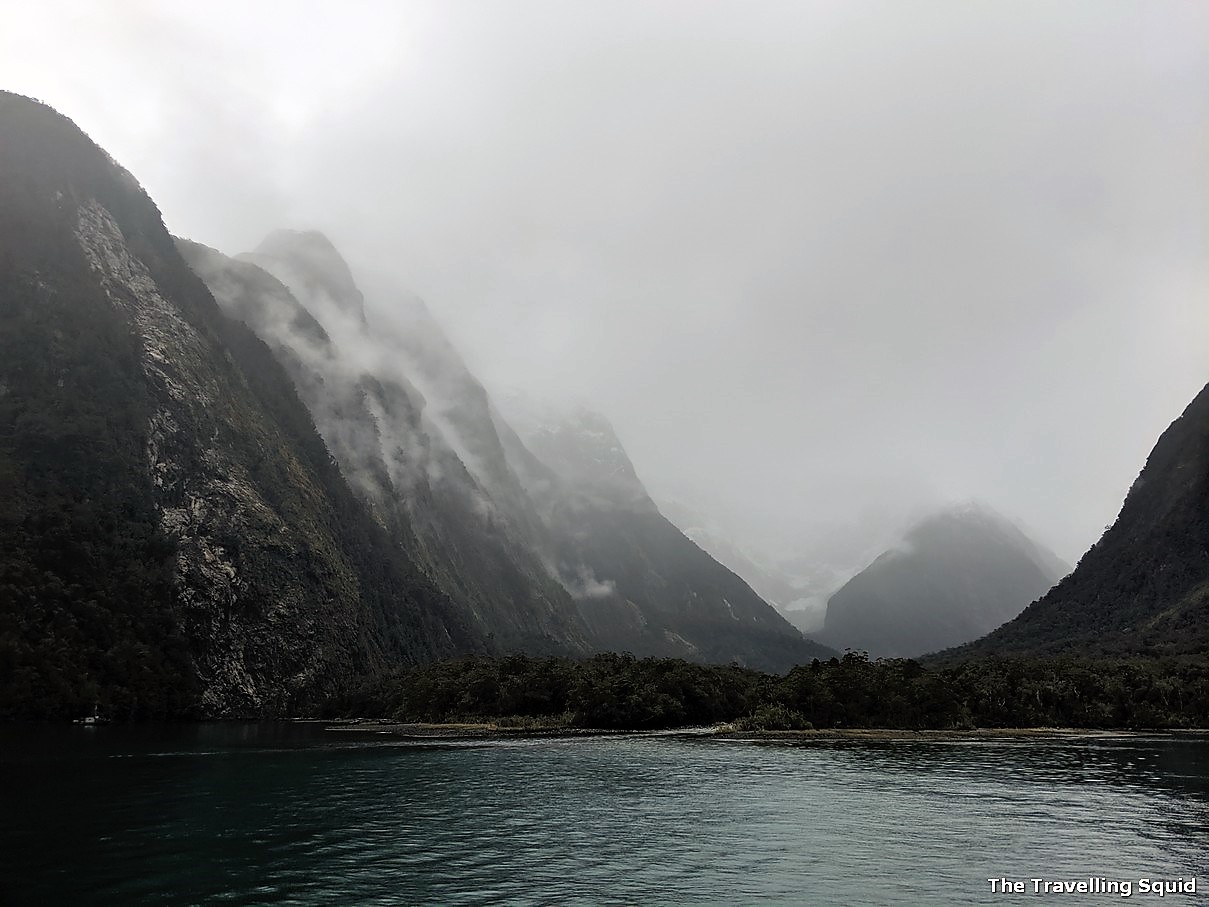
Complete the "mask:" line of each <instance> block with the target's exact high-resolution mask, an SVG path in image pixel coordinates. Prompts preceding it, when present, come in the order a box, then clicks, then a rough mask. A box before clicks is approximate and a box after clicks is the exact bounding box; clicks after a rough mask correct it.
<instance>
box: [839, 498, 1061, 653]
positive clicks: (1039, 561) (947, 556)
mask: <svg viewBox="0 0 1209 907" xmlns="http://www.w3.org/2000/svg"><path fill="white" fill-rule="evenodd" d="M1067 572H1069V567H1068V566H1067V565H1066V564H1064V563H1062V561H1061V560H1060V559H1059V558H1058V557H1057V556H1055V555H1054V554H1053V553H1052V552H1050V551H1048V550H1047V549H1045V548H1044V547H1042V546H1041V545H1039V544H1038V543H1036V542H1034V541H1033V540H1032V539H1030V538H1029V537H1028V536H1026V535H1025V534H1024V533H1023V532H1022V531H1021V530H1020V529H1019V528H1018V527H1016V526H1015V525H1014V524H1013V523H1011V522H1010V521H1009V520H1007V519H1005V518H1004V517H1002V516H1000V515H999V514H997V513H996V512H994V511H993V510H991V509H990V508H988V507H986V506H983V505H975V504H969V505H963V506H960V507H954V508H949V509H947V510H944V511H942V512H940V513H937V514H934V515H932V516H930V517H928V518H926V519H924V520H922V521H921V522H919V523H917V524H916V525H915V526H913V527H912V528H911V529H910V530H908V532H907V533H906V534H905V536H904V537H903V539H902V541H901V542H900V543H899V544H898V545H896V546H895V547H894V548H891V549H890V550H888V551H886V552H884V553H883V554H881V555H880V556H879V557H878V558H877V559H876V560H875V561H874V562H873V563H872V564H870V565H869V566H868V567H866V568H865V569H864V570H862V571H861V572H860V573H858V574H857V575H856V576H854V577H853V578H852V579H851V580H849V581H848V582H847V583H846V584H845V585H844V586H843V587H842V588H841V589H839V591H837V592H836V593H835V594H834V595H832V596H831V599H830V600H829V601H828V603H827V616H826V621H825V623H824V628H823V632H822V633H821V634H819V637H820V639H822V640H824V641H826V642H827V643H828V644H829V645H834V646H836V647H837V648H841V649H856V650H864V651H867V652H868V653H869V654H870V655H871V656H873V657H882V656H887V657H917V656H920V655H923V654H925V653H928V652H934V651H936V650H938V649H943V648H947V647H950V646H954V645H960V644H961V643H962V642H968V641H970V640H972V639H976V638H978V637H979V636H982V635H983V634H985V633H987V632H989V631H990V630H992V629H994V628H995V627H998V626H999V625H1001V624H1003V623H1004V622H1006V621H1009V620H1011V619H1012V618H1013V617H1015V616H1016V615H1017V614H1019V613H1020V612H1021V611H1022V610H1023V609H1024V608H1025V606H1027V605H1028V604H1029V603H1030V602H1032V601H1034V600H1035V599H1036V598H1037V597H1038V596H1040V595H1042V594H1043V593H1045V591H1046V590H1048V589H1049V588H1050V587H1051V586H1053V584H1054V583H1055V582H1057V581H1058V580H1059V579H1060V578H1061V577H1062V576H1065V575H1066V573H1067Z"/></svg>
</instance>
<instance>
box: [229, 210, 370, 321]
mask: <svg viewBox="0 0 1209 907" xmlns="http://www.w3.org/2000/svg"><path fill="white" fill-rule="evenodd" d="M246 257H247V258H248V259H249V260H251V261H253V262H255V263H256V264H258V265H260V266H261V267H263V268H265V270H267V271H269V272H270V273H271V274H272V275H273V276H274V277H276V278H277V279H278V280H280V281H281V282H282V283H284V284H285V285H286V286H287V287H289V288H290V290H291V291H292V292H293V293H294V295H296V296H298V297H300V298H303V299H307V300H310V301H314V300H316V298H318V299H319V300H320V302H321V303H323V302H326V303H329V304H330V305H332V306H335V307H336V308H337V309H338V310H339V311H341V312H344V313H346V314H351V315H353V316H355V317H356V318H357V319H358V320H359V321H360V322H361V323H362V324H364V323H365V297H364V296H363V295H362V293H361V290H360V289H359V288H358V287H357V283H356V281H355V280H353V272H352V270H351V269H350V268H349V266H348V262H346V261H345V260H344V256H342V255H341V254H340V252H339V251H338V250H337V249H336V247H335V245H333V244H332V241H331V240H330V239H328V238H327V236H325V235H324V234H323V233H321V232H319V231H318V230H274V231H273V232H272V233H270V234H269V235H268V236H266V237H265V238H264V239H263V240H262V241H261V243H260V245H258V246H257V247H256V250H255V251H254V252H253V253H251V254H250V255H248V256H246ZM320 307H322V305H321V306H320ZM316 314H319V317H320V319H321V320H322V313H316Z"/></svg>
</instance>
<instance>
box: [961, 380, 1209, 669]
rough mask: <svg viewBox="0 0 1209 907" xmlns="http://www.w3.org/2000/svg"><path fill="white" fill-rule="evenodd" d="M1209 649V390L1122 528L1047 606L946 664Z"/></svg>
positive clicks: (1138, 486)
mask: <svg viewBox="0 0 1209 907" xmlns="http://www.w3.org/2000/svg"><path fill="white" fill-rule="evenodd" d="M1207 648H1209V386H1206V387H1205V388H1204V389H1203V390H1201V392H1200V393H1199V394H1197V395H1196V397H1195V399H1193V401H1192V402H1191V403H1190V404H1188V407H1187V408H1186V409H1185V410H1184V412H1183V414H1181V415H1180V417H1179V418H1178V419H1176V420H1175V421H1174V422H1173V423H1172V424H1171V425H1170V427H1168V429H1167V430H1166V431H1165V432H1163V434H1162V436H1161V437H1160V438H1159V440H1158V442H1157V443H1156V444H1155V446H1154V449H1153V450H1152V451H1151V453H1150V456H1149V457H1148V458H1147V460H1146V465H1145V467H1143V469H1142V471H1141V473H1140V474H1139V475H1138V478H1137V480H1136V481H1135V482H1134V483H1133V487H1132V488H1130V490H1129V494H1128V496H1127V497H1126V498H1125V502H1124V504H1123V505H1122V507H1121V512H1120V514H1119V515H1118V517H1117V519H1116V521H1115V522H1114V523H1113V524H1112V526H1110V527H1109V528H1108V529H1107V530H1106V531H1105V533H1104V535H1103V536H1102V537H1101V538H1100V540H1099V541H1098V542H1096V544H1095V545H1093V546H1092V547H1091V549H1090V550H1088V552H1087V553H1086V554H1084V555H1083V557H1082V558H1081V559H1080V560H1079V564H1078V566H1076V567H1075V569H1074V571H1073V572H1072V573H1071V574H1070V575H1069V576H1068V577H1066V578H1065V579H1064V580H1063V581H1062V582H1060V583H1059V584H1058V585H1057V586H1055V587H1054V588H1053V589H1052V590H1050V592H1049V593H1048V594H1047V595H1046V596H1045V597H1044V598H1042V599H1041V600H1040V601H1037V602H1035V603H1034V604H1032V605H1030V606H1029V607H1028V608H1027V609H1026V610H1025V611H1024V613H1022V614H1021V615H1020V616H1019V617H1017V618H1016V619H1015V620H1013V621H1011V622H1010V623H1008V624H1007V625H1005V626H1003V627H1000V628H999V629H997V630H996V631H995V632H994V633H991V634H990V635H989V636H986V637H985V638H983V639H979V640H977V641H976V642H973V643H971V644H970V645H968V646H963V647H962V648H960V649H956V650H953V651H952V652H946V653H943V656H942V657H943V658H947V659H956V658H969V657H972V656H982V655H1013V654H1029V655H1052V654H1072V653H1078V654H1122V653H1144V654H1148V655H1158V654H1169V655H1180V654H1190V653H1195V654H1201V655H1203V654H1204V653H1205V652H1206V650H1207Z"/></svg>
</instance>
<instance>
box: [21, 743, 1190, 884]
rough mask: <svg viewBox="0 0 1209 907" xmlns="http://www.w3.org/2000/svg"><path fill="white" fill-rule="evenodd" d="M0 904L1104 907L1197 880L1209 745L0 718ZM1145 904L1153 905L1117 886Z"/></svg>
mask: <svg viewBox="0 0 1209 907" xmlns="http://www.w3.org/2000/svg"><path fill="white" fill-rule="evenodd" d="M0 771H2V772H3V780H2V782H0V783H2V785H3V799H2V801H0V803H2V806H0V820H2V821H0V872H2V879H3V882H2V886H0V903H3V904H91V903H115V904H190V903H238V904H253V903H256V904H259V903H266V904H267V903H272V904H441V905H444V904H451V905H452V904H512V903H515V904H643V905H646V904H704V903H729V904H735V903H738V904H755V903H781V904H987V903H1011V902H1020V901H1029V902H1033V903H1036V902H1048V901H1053V902H1055V903H1062V904H1081V903H1113V902H1120V901H1122V900H1123V899H1122V898H1121V897H1120V896H1119V895H1116V894H1113V895H1103V896H1099V897H1097V896H1088V895H1062V896H1055V895H1050V896H1048V897H1047V896H1045V895H1036V896H1035V895H1016V896H1007V897H1004V896H1001V895H992V894H990V888H989V885H988V883H987V879H988V878H990V877H1000V876H1007V877H1009V878H1016V879H1029V878H1034V877H1044V878H1048V879H1079V878H1087V877H1088V876H1105V877H1108V878H1111V879H1128V880H1133V882H1134V884H1135V886H1136V880H1137V879H1139V878H1143V877H1149V878H1169V879H1176V878H1179V877H1181V876H1182V877H1184V878H1185V879H1188V878H1191V877H1196V878H1197V885H1198V893H1197V894H1196V895H1194V896H1189V895H1168V896H1167V897H1166V898H1165V899H1164V901H1163V903H1167V904H1194V903H1196V904H1204V903H1209V740H1205V739H1202V740H1199V741H1197V740H1173V739H1169V738H1144V739H1128V740H1113V741H1104V740H1095V741H1086V740H1085V741H1065V742H1046V741H1029V742H961V743H904V742H895V743H875V744H851V743H849V744H834V743H832V744H819V743H814V744H810V745H804V746H803V745H797V746H794V745H780V744H776V745H770V744H753V743H738V742H719V741H705V740H691V739H676V738H671V737H663V738H658V737H657V738H592V739H570V740H524V741H509V742H488V743H478V744H462V745H459V744H449V743H445V744H435V745H434V744H414V743H412V744H409V743H401V742H398V741H394V740H391V739H386V738H381V737H377V736H373V735H366V736H361V735H358V736H356V737H350V736H349V735H344V734H334V733H330V732H326V733H325V732H324V731H323V730H322V728H321V727H319V726H315V725H306V724H290V723H284V722H283V723H262V724H222V725H193V726H176V727H101V728H95V729H88V728H82V727H0ZM1136 900H1147V901H1148V902H1151V903H1153V902H1154V900H1155V898H1154V896H1153V895H1143V894H1140V893H1138V892H1137V890H1136V888H1135V891H1134V895H1133V898H1132V899H1131V900H1130V901H1127V903H1132V902H1133V901H1136Z"/></svg>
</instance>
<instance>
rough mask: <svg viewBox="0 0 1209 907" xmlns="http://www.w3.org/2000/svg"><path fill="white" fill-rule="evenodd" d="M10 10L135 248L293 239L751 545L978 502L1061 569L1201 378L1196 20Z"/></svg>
mask: <svg viewBox="0 0 1209 907" xmlns="http://www.w3.org/2000/svg"><path fill="white" fill-rule="evenodd" d="M10 7H11V8H10V9H7V10H6V24H7V25H8V26H9V27H8V28H7V29H6V31H5V32H4V33H3V34H0V88H5V89H8V90H12V91H17V92H20V93H23V94H28V95H31V96H34V97H37V98H39V99H41V100H43V101H45V102H46V103H48V104H50V105H51V106H53V107H55V108H56V109H58V110H60V111H61V112H62V113H64V114H66V115H67V116H69V117H71V118H72V119H73V120H75V122H76V123H77V124H79V125H80V126H81V128H83V129H84V130H85V131H86V132H88V133H89V135H90V136H91V137H92V138H93V139H94V140H95V141H96V142H97V143H98V144H100V145H101V146H102V147H103V148H105V149H106V150H107V151H108V152H109V153H110V154H112V155H113V156H114V157H115V158H116V159H117V160H118V161H119V162H120V163H121V164H122V165H123V166H125V167H127V168H128V169H129V170H130V171H131V172H132V173H133V174H134V175H135V177H136V178H138V179H139V181H140V182H141V183H142V184H143V186H144V187H145V188H146V189H147V191H148V192H149V193H150V195H151V197H152V198H153V199H154V200H155V201H156V203H157V204H158V205H159V206H160V208H161V210H162V212H163V215H164V218H165V221H166V223H167V225H168V227H169V229H170V230H172V231H173V232H174V233H176V234H178V235H181V236H184V237H187V238H189V239H193V240H196V241H198V242H202V243H205V244H207V245H210V246H214V247H216V248H218V249H220V250H222V251H224V252H227V253H231V254H234V253H239V252H243V251H247V250H250V249H252V248H254V247H255V246H256V244H257V243H258V242H259V241H260V240H261V238H262V237H263V236H264V235H265V234H267V233H268V232H269V231H271V230H273V229H275V228H278V227H293V228H301V229H318V230H321V231H322V232H324V233H325V234H327V235H328V236H329V237H330V238H331V239H332V240H333V242H334V243H335V244H336V246H337V247H338V248H339V249H340V250H341V252H342V253H343V254H344V255H345V257H346V258H347V259H348V260H349V262H350V264H351V265H352V267H353V270H354V273H355V274H357V275H362V274H364V275H366V279H367V280H369V281H370V282H373V281H372V276H373V275H379V274H380V275H384V276H386V277H388V278H389V279H390V280H392V281H395V282H397V283H398V284H400V285H402V286H405V287H407V288H409V289H410V290H412V291H414V292H415V293H417V294H418V295H419V296H421V297H422V298H423V299H424V300H425V302H426V303H427V305H428V307H429V308H430V309H431V310H432V312H433V313H434V314H435V315H436V317H437V319H438V320H439V321H440V322H441V324H442V325H443V326H444V328H445V330H446V332H447V333H448V334H449V336H450V338H451V339H452V340H453V342H454V344H455V345H456V346H457V348H458V349H459V350H460V351H461V353H462V354H463V355H464V356H465V358H466V360H467V363H468V364H469V366H470V368H471V369H472V370H473V371H474V372H475V373H476V374H477V375H478V376H479V377H480V378H481V379H482V380H483V381H484V383H485V384H486V385H487V386H488V388H489V389H502V388H519V389H521V390H523V391H525V392H527V393H530V394H533V395H535V396H538V397H544V398H556V399H570V398H575V399H583V400H585V401H587V402H589V403H590V404H591V405H592V406H594V407H595V408H597V409H599V410H600V411H602V412H603V413H604V414H605V415H606V416H607V417H608V418H609V420H610V421H611V422H612V423H613V425H614V426H615V427H616V429H617V431H618V433H619V435H620V437H621V438H622V441H623V442H624V444H625V445H626V448H627V450H628V452H629V454H630V456H631V458H632V460H633V461H634V463H635V466H636V468H637V470H638V473H639V475H640V476H641V477H642V479H643V480H644V481H645V482H646V484H647V485H648V487H649V489H650V491H651V493H652V495H653V496H654V497H655V498H656V499H657V500H660V499H662V500H668V499H678V500H683V501H684V502H685V503H687V504H690V505H692V504H696V505H697V506H700V507H702V508H706V509H712V510H713V511H714V513H715V515H718V516H720V517H724V518H725V519H727V520H729V521H730V523H731V524H732V529H733V531H736V532H739V533H741V534H743V535H744V536H746V537H749V538H750V539H752V540H753V541H754V542H756V543H758V544H761V545H768V544H775V543H777V542H780V543H781V544H783V545H784V546H785V547H787V548H790V549H792V548H794V547H795V546H798V547H801V548H803V549H804V550H805V549H807V548H808V547H809V546H810V545H811V544H815V543H817V544H824V543H825V542H826V541H827V539H828V537H830V536H836V535H839V534H842V533H843V532H847V531H851V530H852V527H854V526H855V527H858V528H859V527H864V526H868V527H869V529H868V532H869V533H870V534H871V535H876V534H877V532H879V531H886V530H887V529H888V527H891V526H893V525H898V524H901V522H902V521H903V520H904V519H906V518H907V517H908V516H909V515H911V514H919V513H921V512H923V511H925V510H927V509H929V508H931V507H934V506H938V505H940V504H943V503H946V502H951V501H956V500H965V499H977V500H982V501H986V502H987V503H989V504H991V505H992V506H994V507H996V508H998V509H1001V510H1002V511H1004V512H1005V513H1006V514H1008V515H1009V516H1011V517H1013V518H1016V519H1018V520H1020V521H1022V522H1023V524H1024V525H1025V526H1027V527H1028V528H1029V529H1030V530H1032V531H1033V532H1034V533H1035V535H1036V537H1037V539H1038V540H1039V541H1041V542H1043V543H1045V544H1047V545H1049V546H1050V547H1052V548H1053V549H1054V551H1055V552H1056V553H1057V554H1058V555H1059V556H1061V557H1062V558H1064V559H1065V560H1067V561H1069V562H1071V563H1074V562H1076V561H1077V560H1078V559H1079V557H1080V555H1081V554H1082V553H1083V552H1084V550H1085V549H1086V548H1087V547H1088V546H1089V545H1090V544H1091V543H1092V542H1094V541H1095V540H1096V539H1097V538H1098V537H1099V535H1100V533H1101V532H1102V531H1103V529H1104V527H1105V525H1107V524H1108V523H1110V522H1111V521H1112V520H1113V519H1114V518H1115V516H1116V514H1117V512H1118V510H1119V508H1120V504H1121V501H1122V499H1123V497H1124V494H1125V492H1126V491H1127V490H1128V488H1129V486H1130V484H1131V483H1132V482H1133V480H1134V478H1135V477H1136V475H1137V473H1138V471H1139V470H1140V469H1141V467H1142V465H1143V462H1144V460H1145V457H1146V455H1147V453H1148V452H1149V451H1150V449H1151V447H1152V446H1153V444H1154V442H1155V441H1156V440H1157V438H1158V436H1159V434H1160V433H1161V432H1162V430H1163V429H1164V428H1166V426H1167V425H1168V424H1169V423H1170V422H1171V421H1172V420H1173V419H1175V418H1176V417H1177V416H1178V415H1179V413H1180V412H1181V411H1182V410H1183V408H1184V406H1185V405H1187V403H1188V402H1189V401H1190V400H1191V399H1192V397H1193V396H1194V395H1195V394H1196V392H1197V391H1198V390H1200V388H1201V387H1203V386H1204V384H1205V382H1206V380H1209V368H1206V365H1207V364H1209V306H1206V304H1205V299H1206V292H1207V291H1209V255H1207V242H1206V237H1207V235H1209V234H1207V231H1206V221H1207V213H1209V170H1206V168H1205V161H1206V160H1209V90H1206V87H1205V86H1207V85H1209V7H1207V6H1203V5H1201V6H1196V5H1189V4H1179V3H1162V2H1160V3H1116V4H1111V5H1110V4H1104V3H1102V2H1087V3H1075V2H1070V3H1062V4H1052V3H1013V4H1001V5H999V6H989V5H979V6H976V7H974V6H969V5H965V4H959V3H918V4H911V5H910V6H909V7H908V6H906V5H902V4H890V3H885V4H870V3H864V4H850V3H815V4H799V3H790V4H777V3H755V4H744V5H742V6H740V5H738V4H721V3H703V4H692V5H691V6H690V5H688V4H682V3H610V4H603V3H601V4H598V3H582V4H573V5H572V4H565V3H553V2H549V3H529V2H524V3H521V2H515V3H509V4H487V3H481V4H476V3H466V4H458V5H456V6H454V5H450V4H441V3H402V4H389V3H370V2H366V3H358V4H351V5H347V6H345V7H341V8H336V7H331V6H327V5H321V4H310V3H300V4H295V5H293V6H291V13H292V15H288V16H287V15H282V14H280V13H273V12H272V11H271V10H269V8H268V7H249V8H247V9H245V8H244V7H243V6H242V5H236V4H231V3H214V4H207V5H206V6H205V7H197V6H195V5H193V6H190V5H185V4H182V3H149V2H148V3H142V2H126V3H121V4H114V5H106V6H103V7H102V6H94V5H90V4H82V3H67V2H49V3H44V4H41V5H39V6H38V7H37V8H32V7H16V6H14V5H12V4H10ZM367 303H368V305H369V308H370V309H371V311H372V310H373V309H375V308H378V309H382V308H386V309H389V307H390V300H385V299H381V298H374V297H373V296H371V297H370V298H369V299H368V300H367ZM692 498H695V499H696V500H695V501H694V500H691V499H692ZM686 499H690V500H686ZM860 531H865V530H863V529H861V530H860ZM761 536H763V537H761ZM739 541H743V539H739Z"/></svg>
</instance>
